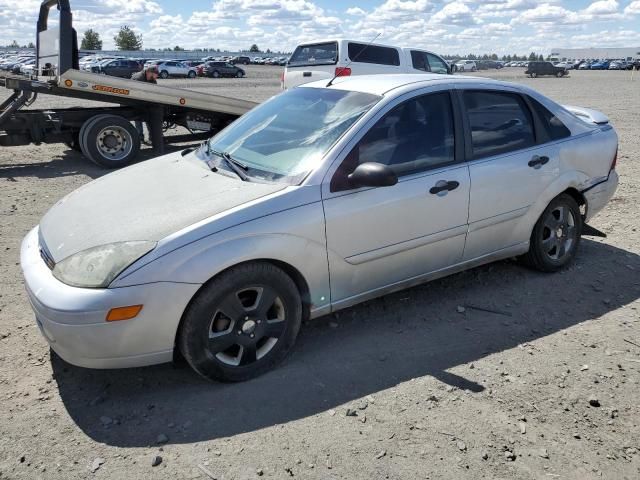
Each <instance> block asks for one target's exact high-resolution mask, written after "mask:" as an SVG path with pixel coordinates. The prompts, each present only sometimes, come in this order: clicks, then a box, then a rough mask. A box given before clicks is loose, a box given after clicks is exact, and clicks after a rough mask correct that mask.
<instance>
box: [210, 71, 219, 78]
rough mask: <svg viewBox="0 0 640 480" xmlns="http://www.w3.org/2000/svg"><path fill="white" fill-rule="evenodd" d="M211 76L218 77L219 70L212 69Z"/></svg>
mask: <svg viewBox="0 0 640 480" xmlns="http://www.w3.org/2000/svg"><path fill="white" fill-rule="evenodd" d="M211 76H212V77H213V78H218V77H220V72H219V71H217V70H214V71H213V73H211Z"/></svg>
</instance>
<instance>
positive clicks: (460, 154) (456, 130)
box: [325, 87, 466, 195]
mask: <svg viewBox="0 0 640 480" xmlns="http://www.w3.org/2000/svg"><path fill="white" fill-rule="evenodd" d="M442 93H446V94H448V95H449V102H450V104H451V113H452V120H453V139H454V148H453V160H452V161H450V162H446V163H441V164H438V165H433V166H430V167H425V168H424V169H421V170H416V171H413V172H410V173H407V174H405V175H402V176H399V177H398V183H402V182H404V181H406V180H410V179H412V178H414V177H415V178H419V177H421V176H425V175H428V173H429V172H431V171H435V170H440V169H446V168H448V167H452V166H458V165H460V164H462V163H464V162H465V144H466V141H465V138H464V126H463V123H462V118H461V112H460V110H459V107H458V105H457V102H456V98H455V97H456V95H455V93H456V92H455V89H454V88H453V87H451V88H444V89H441V90H435V91H427V92H423V93H419V94H417V95H413V96H411V97H408V98H403V99H401V100H399V101H397V102H392V103H390V104H389V105H387V106H386V108H384V109H383V110H381V111H380V112H378V113H377V114H376V116H375V117H374V118H373V119H371V120H370V121H369V122H367V124H366V125H365V126H363V128H362V129H361V130H360V131H358V133H357V134H356V135H354V137H353V138H354V139H356V140H355V141H354V142H353V144H351V145H350V146H349V147H347V148H345V150H344V152H345V153H344V154H341V155H340V157H339V160H337V161H336V163H337V167H336V168H335V169H334V170H333V171H332V172H331V178H330V179H329V181H328V182H327V185H328V187H329V193H330V194H338V195H344V194H346V193H351V192H356V191H359V190H368V189H369V187H364V188H363V187H353V188H340V189H335V188H334V182H335V181H337V177H338V175H341V171H340V169H341V167H342V165H343V164H344V163H345V162H346V161H347V160H348V159H349V157H350V155H351V153H352V152H353V150H354V149H355V148H356V147H357V146H358V144H359V143H360V142H361V141H362V139H363V138H364V137H365V136H366V134H367V133H369V131H370V130H371V129H372V128H373V127H374V126H375V125H376V124H377V123H378V122H379V121H380V120H382V119H383V118H384V117H385V116H386V115H387V114H389V113H390V112H391V111H393V110H394V109H395V108H397V107H399V106H400V105H403V104H404V103H406V102H410V101H413V100H416V99H418V98H421V97H426V96H429V95H437V94H442ZM329 171H331V169H330V170H329ZM327 178H328V177H325V181H326V179H327Z"/></svg>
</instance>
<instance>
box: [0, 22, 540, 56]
mask: <svg viewBox="0 0 640 480" xmlns="http://www.w3.org/2000/svg"><path fill="white" fill-rule="evenodd" d="M113 41H114V43H115V45H116V48H117V49H118V50H142V45H143V43H142V35H139V34H136V32H135V31H134V30H133V29H132V28H131V27H130V26H129V25H123V26H122V27H120V30H119V31H118V33H117V35H115V36H114V37H113ZM6 48H35V45H34V44H33V42H30V43H29V45H23V46H20V45H19V44H18V42H16V41H15V40H14V41H13V43H11V45H7V47H6ZM80 49H82V50H102V39H101V38H100V34H99V33H98V32H96V31H95V30H93V29H92V28H90V29H89V30H86V31H85V32H84V34H83V36H82V42H81V43H80ZM146 50H149V51H160V52H183V51H185V49H184V48H183V47H181V46H179V45H176V46H175V47H173V48H171V47H166V48H161V49H155V48H149V49H146ZM191 51H193V52H220V51H221V50H220V49H219V48H195V49H193V50H191ZM240 52H244V53H267V54H269V53H282V52H272V51H271V50H270V49H268V48H267V49H266V50H264V51H263V50H261V49H260V47H258V45H257V44H255V43H254V44H253V45H251V47H249V49H247V50H240ZM443 57H444V58H445V59H447V60H457V59H460V58H467V59H469V60H502V61H503V62H512V61H524V62H526V61H535V60H544V59H545V57H544V55H542V54H538V53H536V52H531V53H530V54H529V55H528V56H527V55H518V54H513V55H502V57H499V56H498V55H497V54H495V53H491V54H486V53H485V54H481V55H476V54H474V53H469V54H467V55H443ZM548 58H549V57H547V59H548Z"/></svg>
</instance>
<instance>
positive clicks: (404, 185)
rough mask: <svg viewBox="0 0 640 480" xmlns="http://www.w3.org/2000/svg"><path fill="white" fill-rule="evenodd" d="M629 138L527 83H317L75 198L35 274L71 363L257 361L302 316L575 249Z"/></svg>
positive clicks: (229, 364)
mask: <svg viewBox="0 0 640 480" xmlns="http://www.w3.org/2000/svg"><path fill="white" fill-rule="evenodd" d="M617 148H618V139H617V136H616V133H615V131H614V130H613V128H612V126H611V125H609V123H608V119H607V118H606V116H604V115H603V114H602V113H600V112H597V111H594V110H589V109H587V108H580V107H563V106H560V105H558V104H556V103H554V102H553V101H551V100H549V99H548V98H545V97H544V96H542V95H540V94H539V93H536V92H535V91H533V90H530V89H528V88H526V87H523V86H520V85H513V84H509V83H504V82H496V81H491V80H487V79H478V78H460V77H451V76H450V77H446V76H442V75H418V76H413V75H393V76H385V75H379V76H370V77H367V76H360V77H352V78H348V77H343V78H338V79H337V80H336V81H335V82H333V84H332V85H330V86H327V85H326V83H325V82H322V83H311V84H307V85H304V86H303V87H299V88H296V89H293V90H290V91H288V92H285V93H283V94H281V95H278V96H276V97H274V98H272V99H271V100H269V101H267V102H265V103H264V104H262V105H260V106H259V107H257V108H255V109H254V110H252V111H251V112H249V113H247V114H246V115H244V116H243V117H241V118H240V119H239V120H237V121H236V122H235V123H233V124H232V125H230V126H229V127H227V128H226V129H225V130H223V131H221V132H219V133H218V134H217V135H216V136H215V137H213V138H212V139H211V140H209V141H208V142H205V143H204V144H203V145H202V146H201V147H200V148H199V149H197V150H195V151H191V150H185V151H183V152H179V153H172V154H170V155H166V156H163V157H159V158H157V159H154V160H150V161H147V162H144V163H140V164H137V165H134V166H131V167H129V168H126V169H123V170H120V171H118V172H115V173H112V174H110V175H106V176H104V177H102V178H100V179H98V180H96V181H94V182H91V183H89V184H87V185H85V186H83V187H82V188H80V189H78V190H76V191H75V192H73V193H71V194H70V195H68V196H67V197H65V198H63V199H62V200H60V201H59V202H58V203H57V204H55V205H54V206H53V207H52V208H51V210H50V211H49V212H48V213H47V214H46V215H45V216H44V218H43V219H42V221H41V222H40V224H39V226H37V227H35V228H34V229H33V230H32V231H31V232H30V233H29V234H28V235H27V237H26V238H25V240H24V242H23V245H22V253H21V262H22V268H23V271H24V277H25V283H26V287H27V292H28V294H29V298H30V300H31V303H32V305H33V309H34V310H35V314H36V319H37V323H38V326H39V327H40V329H41V331H42V334H43V335H44V337H45V338H46V339H47V341H48V342H49V343H50V345H51V347H52V348H53V350H55V351H56V352H57V353H58V354H59V355H60V356H61V357H62V358H63V359H65V360H67V361H68V362H70V363H73V364H76V365H80V366H84V367H92V368H117V367H134V366H143V365H150V364H154V363H160V362H167V361H171V360H172V358H173V356H174V353H175V352H176V351H179V352H181V353H182V355H183V356H184V357H185V358H186V360H187V361H188V362H189V364H190V365H191V366H192V367H193V368H194V369H195V370H196V371H197V372H198V373H200V374H201V375H203V376H205V377H208V378H212V379H218V380H225V381H239V380H244V379H247V378H250V377H253V376H255V375H258V374H260V373H262V372H264V371H266V370H268V369H269V368H271V367H273V366H274V365H275V364H276V363H277V362H279V361H280V360H282V359H283V358H284V357H285V355H286V354H287V353H288V352H289V351H290V350H291V348H292V347H293V344H294V342H295V339H296V336H297V334H298V331H299V329H300V326H301V324H302V321H303V320H304V319H307V318H314V317H318V316H321V315H325V314H328V313H330V312H335V311H337V310H339V309H342V308H346V307H349V306H351V305H354V304H356V303H359V302H362V301H364V300H367V299H370V298H373V297H377V296H380V295H384V294H387V293H389V292H392V291H395V290H399V289H403V288H407V287H409V286H412V285H415V284H418V283H422V282H426V281H429V280H432V279H434V278H438V277H442V276H445V275H449V274H451V273H454V272H459V271H461V270H464V269H468V268H472V267H474V266H477V265H480V264H484V263H488V262H492V261H495V260H499V259H504V258H507V257H514V256H518V257H520V258H521V259H522V261H523V263H524V264H526V265H528V266H530V267H533V268H536V269H538V270H542V271H544V272H553V271H556V270H559V269H561V268H563V267H564V266H565V265H567V264H568V263H569V262H571V261H572V259H573V258H574V257H575V255H576V250H577V249H578V245H579V243H580V238H581V235H582V234H583V227H584V226H585V225H586V222H588V221H589V220H590V219H591V218H592V217H593V216H594V215H595V214H597V213H598V211H600V210H601V209H602V208H603V207H604V206H605V204H606V203H607V202H608V201H609V199H610V198H611V196H612V195H613V194H614V192H615V190H616V187H617V184H618V176H617V174H616V171H615V165H616V157H617Z"/></svg>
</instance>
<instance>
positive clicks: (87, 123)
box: [78, 113, 109, 158]
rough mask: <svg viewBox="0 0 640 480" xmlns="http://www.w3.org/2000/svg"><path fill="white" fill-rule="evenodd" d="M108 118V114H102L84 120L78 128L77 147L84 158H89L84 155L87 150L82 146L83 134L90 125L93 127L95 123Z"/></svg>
mask: <svg viewBox="0 0 640 480" xmlns="http://www.w3.org/2000/svg"><path fill="white" fill-rule="evenodd" d="M108 116H109V114H108V113H103V114H100V115H96V116H94V117H91V118H89V119H88V120H86V121H85V122H84V123H83V124H82V127H80V132H79V133H78V147H80V151H81V152H82V153H83V154H84V156H85V157H87V158H89V156H88V155H87V154H86V153H85V152H86V149H87V148H86V147H85V145H84V138H85V133H86V131H87V129H88V128H90V127H91V125H93V124H94V123H95V122H96V121H98V120H100V119H101V118H104V117H108Z"/></svg>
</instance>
